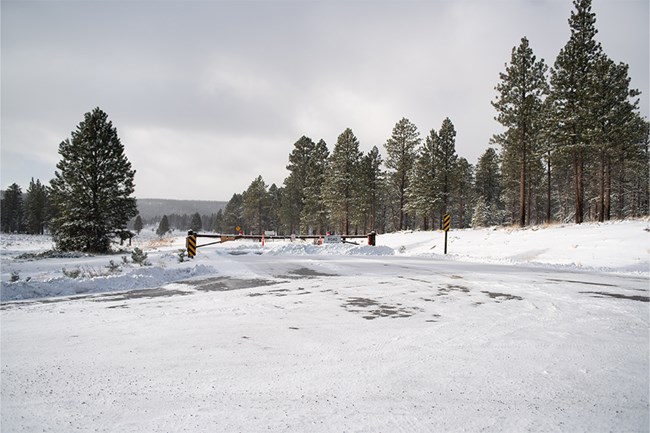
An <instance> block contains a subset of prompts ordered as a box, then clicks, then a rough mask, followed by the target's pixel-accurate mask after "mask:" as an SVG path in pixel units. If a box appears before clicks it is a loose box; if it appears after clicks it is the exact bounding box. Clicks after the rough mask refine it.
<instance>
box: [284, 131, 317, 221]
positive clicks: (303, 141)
mask: <svg viewBox="0 0 650 433" xmlns="http://www.w3.org/2000/svg"><path fill="white" fill-rule="evenodd" d="M315 147H316V145H315V144H314V142H313V141H312V140H311V139H310V138H309V137H305V136H304V135H303V136H302V137H300V138H299V139H298V141H296V142H295V143H294V145H293V150H292V151H291V153H290V154H289V164H287V170H289V176H287V178H286V179H285V180H284V194H283V197H282V220H283V222H284V224H285V226H286V227H287V229H288V230H289V232H290V233H295V232H299V231H300V217H301V214H302V208H303V207H304V205H305V186H306V182H307V171H308V170H309V165H310V160H311V159H312V153H313V152H314V148H315Z"/></svg>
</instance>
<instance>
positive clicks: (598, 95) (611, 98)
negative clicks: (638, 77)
mask: <svg viewBox="0 0 650 433" xmlns="http://www.w3.org/2000/svg"><path fill="white" fill-rule="evenodd" d="M628 69H629V67H628V65H626V64H623V63H619V64H616V63H614V62H613V61H612V60H611V59H609V58H608V57H607V56H606V55H605V54H604V53H602V54H601V55H599V56H598V57H597V59H596V62H595V65H594V73H593V88H594V93H593V95H592V102H591V105H592V107H593V109H592V115H593V116H594V118H595V120H596V121H595V122H594V127H593V129H591V130H590V131H588V134H589V141H590V142H591V143H592V151H593V154H594V156H595V159H596V160H597V166H596V167H595V168H596V172H597V176H596V177H597V179H598V186H597V188H595V190H596V191H594V195H595V196H596V197H597V210H596V215H597V219H598V221H605V220H609V219H610V216H611V202H612V169H613V168H614V169H617V170H616V171H617V172H618V171H620V170H622V169H623V167H622V165H621V164H618V162H622V161H634V160H638V159H639V156H640V155H642V153H641V154H639V153H637V152H634V150H633V149H634V148H635V147H636V146H638V145H640V144H641V143H643V141H644V140H643V138H642V135H643V133H642V130H643V126H642V123H643V121H641V122H640V116H639V115H638V108H639V100H638V98H637V99H630V98H636V97H637V96H638V95H639V94H640V92H639V91H638V90H633V89H630V78H629V77H628ZM630 150H631V152H630ZM639 168H640V169H641V170H643V171H647V170H646V169H647V167H644V166H643V165H642V166H641V167H639Z"/></svg>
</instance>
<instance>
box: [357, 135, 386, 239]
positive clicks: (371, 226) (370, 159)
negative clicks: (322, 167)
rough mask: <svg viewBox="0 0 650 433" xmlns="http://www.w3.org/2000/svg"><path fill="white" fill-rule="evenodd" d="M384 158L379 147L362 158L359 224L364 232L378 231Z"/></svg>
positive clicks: (375, 147) (374, 147)
mask: <svg viewBox="0 0 650 433" xmlns="http://www.w3.org/2000/svg"><path fill="white" fill-rule="evenodd" d="M381 166H382V158H381V154H380V153H379V149H378V148H377V146H373V147H372V149H371V150H370V152H368V153H367V154H366V155H364V156H363V157H362V158H361V166H360V172H359V185H358V186H359V188H358V190H359V212H358V219H359V224H360V225H361V226H362V227H363V229H364V231H370V230H377V221H378V219H379V212H380V208H381V197H382V196H381V194H382V191H383V189H384V172H383V170H382V169H381Z"/></svg>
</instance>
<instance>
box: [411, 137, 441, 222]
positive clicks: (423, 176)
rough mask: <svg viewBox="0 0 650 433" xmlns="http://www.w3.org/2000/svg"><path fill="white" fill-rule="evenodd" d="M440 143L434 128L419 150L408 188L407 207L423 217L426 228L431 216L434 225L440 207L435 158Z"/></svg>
mask: <svg viewBox="0 0 650 433" xmlns="http://www.w3.org/2000/svg"><path fill="white" fill-rule="evenodd" d="M438 144H439V137H438V133H437V132H436V131H435V130H434V129H432V130H431V131H430V132H429V135H427V137H426V139H425V140H424V145H423V146H422V147H421V148H420V149H419V151H418V154H417V157H416V159H415V164H414V166H413V169H412V170H411V173H410V176H409V185H408V187H407V188H406V192H407V196H408V204H407V209H408V211H409V212H413V213H415V214H416V215H420V216H421V217H422V220H423V223H424V230H428V229H429V218H431V222H432V225H433V220H434V218H435V216H434V212H435V210H436V209H439V208H440V200H439V197H438V194H437V191H438V190H437V182H438V178H437V176H436V160H435V155H436V153H437V152H438V150H437V149H438Z"/></svg>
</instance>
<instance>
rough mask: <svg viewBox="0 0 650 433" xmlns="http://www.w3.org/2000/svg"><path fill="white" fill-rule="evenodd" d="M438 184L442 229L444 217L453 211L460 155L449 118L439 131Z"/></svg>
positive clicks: (437, 152)
mask: <svg viewBox="0 0 650 433" xmlns="http://www.w3.org/2000/svg"><path fill="white" fill-rule="evenodd" d="M434 157H435V165H436V177H437V179H438V181H437V182H436V188H437V191H438V192H437V195H438V197H439V199H440V205H439V209H440V228H442V215H443V214H444V213H445V212H448V211H450V210H451V204H452V192H453V179H454V172H455V169H456V162H457V160H458V154H456V129H455V128H454V124H453V123H451V120H449V118H448V117H447V118H446V119H445V120H443V121H442V125H441V126H440V130H439V131H438V147H437V148H436V153H435V155H434Z"/></svg>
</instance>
